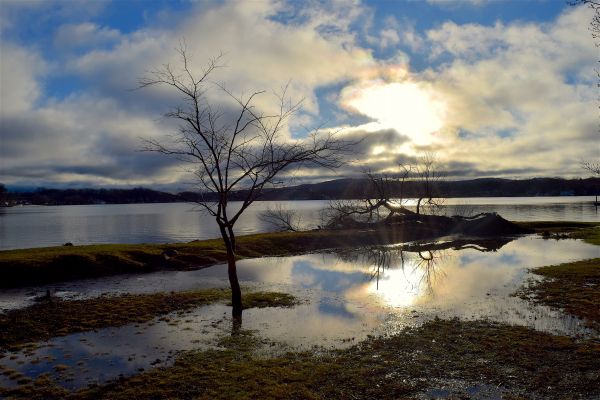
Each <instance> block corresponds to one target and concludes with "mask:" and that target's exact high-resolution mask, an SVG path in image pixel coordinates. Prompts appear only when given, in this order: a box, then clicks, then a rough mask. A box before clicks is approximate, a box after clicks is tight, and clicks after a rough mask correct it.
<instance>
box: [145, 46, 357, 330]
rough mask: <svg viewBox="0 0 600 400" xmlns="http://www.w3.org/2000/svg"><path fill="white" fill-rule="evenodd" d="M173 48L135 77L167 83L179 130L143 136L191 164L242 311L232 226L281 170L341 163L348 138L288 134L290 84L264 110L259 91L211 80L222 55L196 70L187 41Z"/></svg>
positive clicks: (292, 106) (236, 310)
mask: <svg viewBox="0 0 600 400" xmlns="http://www.w3.org/2000/svg"><path fill="white" fill-rule="evenodd" d="M178 53H179V56H180V62H181V65H180V67H178V68H173V67H172V66H171V65H169V64H165V65H163V66H162V67H161V68H159V69H157V70H155V71H153V72H150V73H149V74H148V75H147V76H145V77H143V78H141V79H140V81H139V87H140V88H147V87H152V86H160V87H165V88H167V89H170V90H171V91H173V92H175V93H177V94H178V95H179V96H180V97H181V102H180V104H178V105H177V106H176V107H175V108H173V109H171V111H169V112H167V113H166V114H165V116H166V117H167V118H170V119H172V120H175V121H176V122H177V123H178V131H177V133H176V134H174V135H173V136H171V140H170V141H169V142H165V141H158V140H147V141H146V148H145V149H146V150H148V151H155V152H158V153H161V154H165V155H168V156H172V157H175V158H177V159H178V160H180V161H181V162H184V163H188V164H189V165H190V166H191V168H190V169H191V171H192V172H193V173H194V176H195V181H196V182H197V184H198V186H199V189H200V192H201V195H200V196H201V199H200V200H199V201H198V202H197V203H198V204H199V205H200V206H201V207H202V208H203V210H204V211H205V212H207V213H208V214H209V215H211V216H212V217H214V218H215V220H216V222H217V225H218V226H219V230H220V233H221V237H222V238H223V242H224V244H225V248H226V250H227V264H228V276H229V283H230V285H231V300H232V305H233V310H232V314H233V316H234V317H237V318H241V315H242V294H241V290H240V285H239V281H238V277H237V270H236V236H235V232H234V229H233V228H234V226H235V224H236V222H237V221H238V219H239V218H240V216H241V215H242V213H243V212H244V211H245V210H246V209H248V207H249V206H250V205H251V204H252V203H253V202H254V201H255V200H256V199H257V198H258V197H259V196H260V194H261V192H262V190H263V189H264V188H265V187H266V186H268V185H271V184H274V183H276V182H275V177H276V176H277V175H279V174H280V173H281V172H282V171H286V170H289V169H290V168H293V167H300V166H302V165H305V166H306V165H309V166H314V167H322V168H330V169H332V168H336V167H339V166H341V165H342V159H343V153H346V152H348V151H349V149H350V147H351V146H352V145H353V143H350V142H347V141H343V140H339V138H338V137H337V135H336V133H335V132H333V133H320V132H312V133H310V134H309V135H308V137H307V138H306V139H304V140H291V139H286V135H285V127H286V126H287V123H288V121H289V120H290V118H291V117H292V116H293V115H294V114H295V113H297V112H298V111H299V110H300V107H301V102H292V101H291V100H290V99H289V98H288V97H287V95H286V90H287V87H286V88H284V89H283V90H282V93H281V94H279V95H276V99H277V111H275V112H274V113H265V112H263V111H262V110H260V109H259V108H258V106H257V105H256V103H257V99H258V98H259V97H260V96H262V95H264V93H265V92H264V91H256V92H253V93H251V94H250V95H247V96H236V95H234V94H233V93H232V92H231V91H230V90H229V89H227V88H226V87H225V85H223V84H217V83H214V82H211V81H210V80H209V76H210V75H211V74H213V72H214V71H215V70H216V69H217V68H219V67H220V66H221V65H220V62H221V57H220V56H219V57H216V58H213V59H211V60H209V61H208V63H207V64H206V65H205V66H204V67H203V68H202V69H201V70H200V72H199V73H196V72H195V70H194V68H192V65H191V63H190V57H189V56H188V54H187V52H186V49H185V46H184V45H182V46H180V47H179V49H178ZM209 90H216V91H217V93H218V94H220V95H222V96H224V97H225V98H227V99H228V100H229V102H230V104H229V107H228V108H225V107H224V106H221V107H218V106H215V104H214V102H213V101H211V99H210V98H209V96H208V91H209ZM241 189H244V191H243V192H242V193H243V198H242V200H241V205H240V207H239V208H238V209H232V208H231V207H230V204H229V202H230V196H231V194H232V192H234V191H239V190H241ZM238 193H239V192H238Z"/></svg>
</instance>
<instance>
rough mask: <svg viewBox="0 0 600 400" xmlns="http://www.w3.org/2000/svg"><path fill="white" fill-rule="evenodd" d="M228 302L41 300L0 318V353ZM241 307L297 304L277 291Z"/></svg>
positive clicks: (127, 297)
mask: <svg viewBox="0 0 600 400" xmlns="http://www.w3.org/2000/svg"><path fill="white" fill-rule="evenodd" d="M230 298H231V293H230V291H229V290H223V289H204V290H196V291H189V292H171V293H152V294H124V295H119V296H100V297H98V298H93V299H86V300H66V301H65V300H60V299H57V298H53V299H45V300H42V301H40V302H38V303H37V304H34V305H32V306H29V307H26V308H22V309H18V310H13V311H9V312H8V313H6V314H0V352H1V351H2V350H7V349H10V350H15V349H18V348H20V347H22V346H23V345H25V344H27V343H30V342H39V341H42V340H48V339H50V338H53V337H57V336H65V335H68V334H71V333H77V332H86V331H92V330H95V329H100V328H106V327H111V326H121V325H125V324H128V323H132V322H139V323H142V322H147V321H150V320H151V319H153V318H155V317H157V316H160V315H165V314H168V313H171V312H174V311H184V310H188V309H191V308H194V307H197V306H201V305H205V304H210V303H215V302H218V301H225V300H227V299H230ZM243 302H244V308H253V307H282V306H283V307H290V306H292V305H294V304H296V300H295V298H294V297H293V296H291V295H288V294H285V293H275V292H249V293H245V294H244V297H243Z"/></svg>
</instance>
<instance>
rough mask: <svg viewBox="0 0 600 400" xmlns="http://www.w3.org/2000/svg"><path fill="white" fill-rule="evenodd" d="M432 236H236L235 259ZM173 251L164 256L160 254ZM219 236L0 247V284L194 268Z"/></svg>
mask: <svg viewBox="0 0 600 400" xmlns="http://www.w3.org/2000/svg"><path fill="white" fill-rule="evenodd" d="M432 237H435V234H434V232H432V231H431V229H428V228H427V227H423V228H417V229H415V228H414V227H405V228H403V227H401V226H400V227H394V228H393V229H377V230H358V229H348V230H332V231H328V230H315V231H307V232H280V233H264V234H255V235H247V236H240V237H239V238H238V239H237V255H238V257H239V258H254V257H261V256H282V255H290V254H298V253H304V252H309V251H315V250H323V249H330V248H343V247H358V246H366V245H378V244H388V243H398V242H403V241H409V240H417V239H425V238H432ZM166 250H175V251H176V252H177V255H176V256H175V257H171V258H169V259H168V260H167V259H165V257H164V256H163V255H162V253H163V252H164V251H166ZM225 261H226V252H225V247H224V245H223V243H222V241H221V240H220V239H218V240H217V239H215V240H202V241H194V242H190V243H178V244H165V245H157V244H145V245H143V244H141V245H127V244H111V245H94V246H58V247H45V248H33V249H22V250H9V251H0V288H9V287H21V286H28V285H38V284H45V283H52V282H62V281H67V280H75V279H84V278H96V277H100V276H108V275H115V274H122V273H142V272H150V271H156V270H161V269H186V268H199V267H203V266H209V265H213V264H215V263H220V262H225Z"/></svg>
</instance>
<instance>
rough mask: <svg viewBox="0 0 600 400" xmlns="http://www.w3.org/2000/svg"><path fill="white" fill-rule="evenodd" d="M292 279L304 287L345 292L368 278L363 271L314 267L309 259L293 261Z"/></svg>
mask: <svg viewBox="0 0 600 400" xmlns="http://www.w3.org/2000/svg"><path fill="white" fill-rule="evenodd" d="M292 276H293V281H294V283H296V284H299V285H301V286H302V287H304V288H311V289H320V290H325V291H328V292H335V293H341V292H345V291H346V290H348V289H349V288H351V287H352V286H355V285H357V284H361V283H363V282H365V281H366V280H368V279H369V276H368V274H367V273H365V272H344V271H339V270H337V271H330V270H326V269H321V268H315V267H314V266H313V265H312V264H311V263H310V261H308V260H300V261H297V262H294V264H293V267H292Z"/></svg>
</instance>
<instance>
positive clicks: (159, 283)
mask: <svg viewBox="0 0 600 400" xmlns="http://www.w3.org/2000/svg"><path fill="white" fill-rule="evenodd" d="M598 253H599V248H598V247H596V246H592V245H588V244H586V243H583V242H581V241H577V240H561V241H555V240H543V239H541V238H539V237H534V236H527V237H522V238H519V239H517V240H514V241H511V242H508V243H507V244H505V245H504V246H503V247H501V248H500V249H499V250H498V251H493V252H484V251H479V250H477V249H473V248H468V249H463V250H443V251H435V252H429V251H422V252H420V253H417V252H409V251H403V250H402V248H401V247H399V246H386V247H378V248H367V249H356V250H349V251H344V252H343V253H323V254H309V255H301V256H295V257H281V258H260V259H252V260H242V261H240V262H239V264H238V271H239V277H240V280H241V282H242V285H243V287H244V288H245V289H244V290H249V289H253V290H278V291H283V292H287V293H292V294H294V295H296V296H297V297H299V298H300V299H301V300H303V302H302V304H300V305H298V306H296V307H294V308H292V309H280V308H269V309H250V310H246V311H244V316H243V317H244V320H243V326H242V327H243V328H244V329H250V330H254V331H255V332H256V333H257V334H258V335H259V336H260V337H263V338H265V339H267V340H269V341H273V342H276V343H279V344H280V345H279V346H276V347H275V349H277V350H271V351H275V352H276V351H285V350H290V349H307V348H311V347H312V346H315V345H317V346H323V347H325V348H343V347H347V346H350V345H352V344H354V343H356V342H358V341H360V340H363V339H364V338H366V337H367V335H372V334H375V335H377V334H386V333H394V332H397V331H399V330H400V329H402V328H404V327H407V326H418V325H420V324H422V323H423V322H425V321H428V320H431V319H433V318H435V317H441V318H451V317H459V318H461V319H467V320H468V319H489V320H492V321H499V322H505V323H509V324H516V325H523V326H528V327H531V328H533V329H536V330H541V331H546V332H551V333H558V334H566V335H571V336H579V335H595V333H593V332H590V331H588V330H587V329H586V328H585V327H584V324H583V321H581V320H578V319H576V318H573V317H569V316H566V315H564V314H563V313H561V312H558V311H556V310H552V309H549V308H548V307H544V306H539V305H534V304H532V303H530V302H528V301H525V300H522V299H520V298H517V297H514V296H511V294H512V293H514V292H515V291H516V290H517V289H518V288H519V287H521V285H523V284H524V283H526V282H527V280H528V279H531V278H532V276H531V275H530V274H529V273H528V271H527V268H533V267H539V266H543V265H548V264H552V263H561V262H567V261H572V260H576V259H583V258H589V257H598V256H599V254H598ZM227 286H228V281H227V272H226V268H225V266H224V265H217V266H214V267H210V268H206V269H202V270H197V271H163V272H157V273H151V274H145V275H129V276H119V277H112V278H110V277H109V278H103V279H96V280H86V281H80V282H71V283H65V284H59V285H51V286H46V287H37V288H28V289H19V290H10V291H2V292H0V294H1V296H0V308H15V307H22V306H24V305H26V304H28V303H29V302H30V301H31V299H32V297H33V296H35V295H37V294H40V293H44V292H45V290H46V289H47V288H49V289H51V290H55V291H56V292H57V295H59V296H63V297H68V298H86V297H94V296H99V295H101V294H104V293H109V294H111V293H112V294H118V293H126V292H128V293H152V292H163V291H180V290H190V289H197V288H207V287H227ZM230 310H231V309H230V307H227V306H226V305H225V304H215V305H210V306H204V307H198V308H196V309H193V310H190V311H189V312H186V313H173V314H170V315H169V316H168V319H165V318H157V319H155V320H153V321H151V322H149V323H143V324H129V325H125V326H123V327H119V328H107V329H101V330H98V331H95V332H86V333H80V334H73V335H69V336H65V337H61V338H56V339H53V340H51V341H49V342H47V343H44V344H42V345H41V347H40V348H38V349H36V350H33V351H31V352H27V351H21V352H16V353H8V354H5V355H4V357H3V358H1V359H0V365H4V367H6V368H11V369H15V370H18V371H20V372H22V373H23V374H25V375H27V376H30V377H36V376H38V375H40V374H42V373H45V372H49V373H50V374H51V376H52V377H53V378H54V379H56V380H57V381H58V382H60V383H61V384H62V385H65V386H67V387H79V386H83V385H87V384H90V383H100V382H103V381H106V380H109V379H112V378H115V377H117V376H119V375H120V374H123V375H130V374H135V373H136V372H137V371H138V370H139V369H140V368H144V369H149V368H153V367H155V366H159V365H167V364H169V363H171V362H172V360H173V359H174V357H175V355H176V354H177V352H178V351H182V350H189V349H198V348H200V349H202V348H208V347H214V346H215V342H216V338H218V337H220V336H223V335H227V334H229V333H230V332H231V329H232V324H231V320H230V313H231V311H230ZM57 364H62V365H66V366H68V368H67V369H66V370H65V371H63V372H58V371H56V370H55V369H54V366H56V365H57ZM0 384H5V385H12V384H14V382H12V381H10V380H9V379H8V378H6V377H2V376H0Z"/></svg>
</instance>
